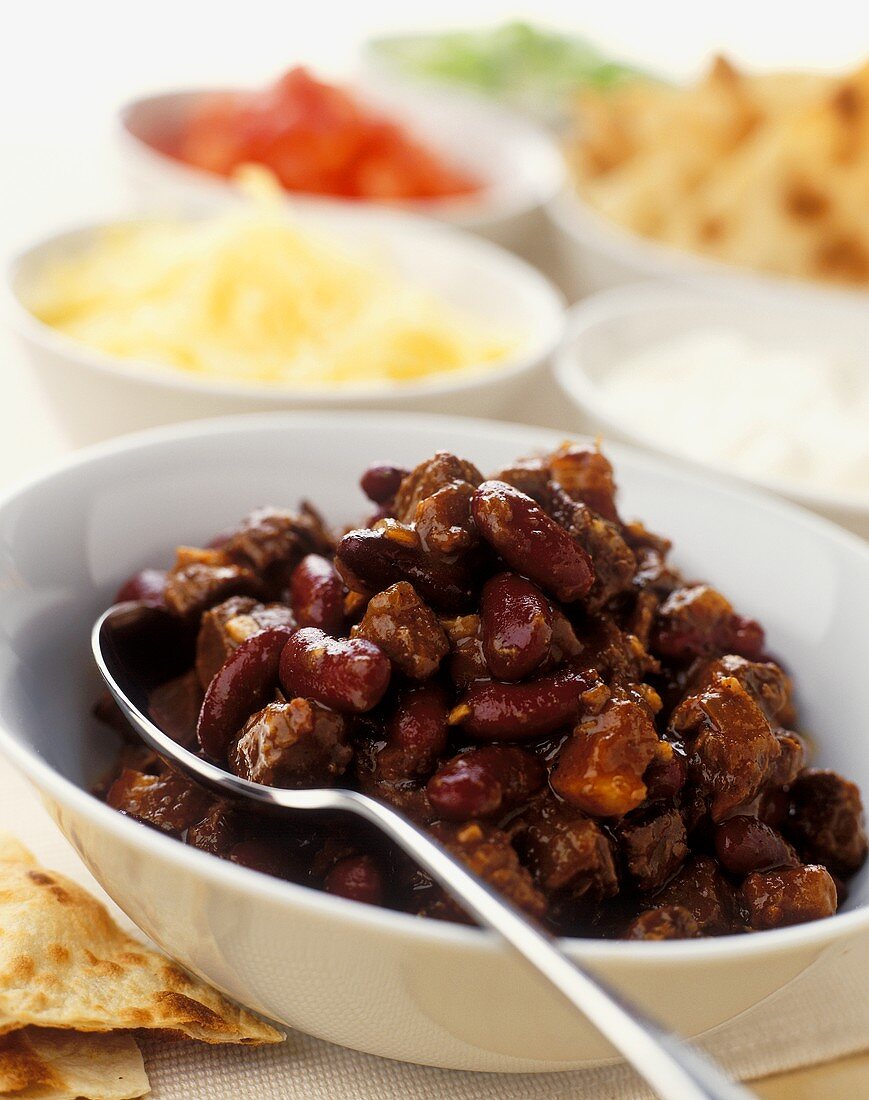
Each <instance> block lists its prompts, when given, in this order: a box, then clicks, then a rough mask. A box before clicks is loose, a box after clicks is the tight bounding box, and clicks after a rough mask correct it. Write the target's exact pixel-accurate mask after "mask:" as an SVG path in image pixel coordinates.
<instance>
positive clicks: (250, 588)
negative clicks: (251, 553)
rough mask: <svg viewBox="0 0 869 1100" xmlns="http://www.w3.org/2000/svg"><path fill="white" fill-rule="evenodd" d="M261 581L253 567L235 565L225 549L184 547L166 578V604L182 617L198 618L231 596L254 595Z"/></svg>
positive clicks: (180, 549)
mask: <svg viewBox="0 0 869 1100" xmlns="http://www.w3.org/2000/svg"><path fill="white" fill-rule="evenodd" d="M259 591H260V582H259V579H258V577H257V576H256V574H255V573H254V572H253V570H251V569H249V568H248V567H247V566H245V565H236V564H233V563H232V562H231V561H229V559H228V558H227V557H226V555H225V554H224V553H223V551H222V550H197V549H196V548H194V547H189V546H182V547H180V548H179V550H178V556H177V560H176V562H175V565H174V567H173V568H172V569H171V570H170V571H169V573H168V575H167V577H166V588H165V593H164V598H165V601H166V607H167V608H168V609H169V611H171V612H172V613H173V614H174V615H178V616H180V617H181V618H195V617H196V616H198V615H201V614H202V612H203V611H205V610H206V609H207V608H209V607H212V606H213V605H214V604H216V603H220V602H221V601H222V600H225V599H227V598H228V597H229V596H255V595H256V594H257V593H258V592H259Z"/></svg>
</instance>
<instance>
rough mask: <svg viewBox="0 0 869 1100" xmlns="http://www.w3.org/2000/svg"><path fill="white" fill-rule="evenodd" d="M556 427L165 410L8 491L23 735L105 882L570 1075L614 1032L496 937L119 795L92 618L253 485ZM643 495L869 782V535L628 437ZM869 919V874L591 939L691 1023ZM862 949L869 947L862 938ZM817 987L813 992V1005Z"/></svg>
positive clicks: (638, 995)
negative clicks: (138, 572)
mask: <svg viewBox="0 0 869 1100" xmlns="http://www.w3.org/2000/svg"><path fill="white" fill-rule="evenodd" d="M561 438H562V437H561V436H560V435H557V434H554V433H552V432H546V431H543V430H541V429H535V428H526V427H521V426H517V425H502V424H494V423H486V422H483V421H474V420H462V419H457V418H440V417H414V416H396V415H390V414H379V415H362V414H356V413H353V414H340V413H328V412H326V413H315V412H306V413H295V414H274V415H270V416H260V417H241V418H228V419H226V420H223V421H214V422H211V423H199V424H192V425H181V426H174V427H169V428H164V429H162V430H159V431H155V432H150V433H147V434H143V435H140V436H135V437H132V438H130V439H125V440H119V441H115V442H112V443H110V444H105V445H102V446H100V447H97V448H94V449H92V450H90V451H86V452H83V453H82V454H80V455H78V456H76V457H75V458H74V459H73V460H71V461H69V462H67V463H65V464H63V465H60V466H57V467H55V468H54V469H52V470H49V471H48V472H47V473H44V474H42V475H41V476H39V477H37V478H35V479H34V480H32V481H30V482H29V483H28V484H26V485H23V486H21V487H19V488H18V489H16V490H14V491H13V492H11V493H9V494H8V495H7V496H6V497H5V499H4V500H2V501H0V543H2V545H3V547H4V553H3V556H2V564H0V618H2V622H3V624H4V630H3V636H2V639H0V748H2V750H3V751H4V752H5V753H6V754H7V755H8V756H9V757H10V758H11V759H12V760H13V761H14V762H15V763H16V764H17V765H18V766H19V767H20V768H21V769H22V770H23V771H24V772H25V773H26V774H27V776H29V778H30V780H31V781H32V782H33V783H34V784H35V786H36V787H37V788H38V790H39V791H40V793H41V795H42V797H43V799H44V801H45V803H46V805H47V806H48V808H49V810H50V812H51V814H52V815H53V817H54V818H55V820H56V821H57V822H58V824H59V826H60V828H61V829H62V830H63V832H64V833H65V835H66V836H67V837H68V838H69V839H70V841H71V842H72V844H73V845H74V847H75V849H76V850H77V851H78V852H79V854H80V855H81V856H82V858H83V860H84V862H85V863H86V864H87V866H88V867H89V869H90V870H91V871H92V872H93V874H94V875H95V876H96V878H97V880H98V881H99V882H100V883H101V885H102V886H104V887H105V889H106V890H107V891H108V893H109V894H110V895H111V896H112V897H113V898H114V899H115V901H116V902H118V904H119V905H120V906H121V908H122V909H123V910H124V911H125V912H126V913H128V914H129V915H130V917H131V918H132V919H133V920H134V921H135V922H136V923H137V924H138V925H139V926H140V927H141V928H142V929H143V931H144V932H146V933H147V934H148V935H149V936H150V937H152V938H153V939H154V940H155V941H156V942H157V943H158V944H160V946H161V947H163V948H164V949H165V950H166V951H167V952H168V953H169V954H171V955H172V956H173V957H175V958H177V959H178V960H180V961H181V962H182V963H184V964H185V965H187V966H189V967H191V968H192V969H193V970H194V971H196V972H197V973H198V974H200V975H202V976H204V977H205V978H207V979H209V980H210V981H212V982H214V983H215V984H216V985H218V986H219V987H220V988H221V989H223V990H224V991H226V992H228V993H229V994H231V995H232V996H234V997H237V998H238V999H240V1000H242V1001H244V1002H246V1003H247V1004H250V1005H252V1006H253V1007H254V1008H256V1009H259V1010H260V1011H262V1012H264V1013H265V1014H266V1015H268V1016H270V1017H273V1018H275V1019H277V1020H280V1021H282V1022H283V1023H284V1024H286V1025H288V1026H290V1027H294V1028H298V1029H300V1030H302V1031H305V1032H309V1033H311V1034H313V1035H317V1036H320V1037H322V1038H324V1039H328V1040H331V1041H333V1042H336V1043H340V1044H343V1045H345V1046H349V1047H353V1048H356V1049H359V1050H364V1051H368V1052H371V1053H375V1054H379V1055H384V1056H387V1057H390V1058H397V1059H403V1060H407V1061H413V1062H422V1063H427V1064H432V1065H437V1066H446V1067H457V1068H462V1069H473V1070H497V1071H516V1072H519V1071H549V1070H559V1069H567V1068H570V1067H576V1066H583V1065H587V1064H588V1063H590V1062H592V1061H596V1060H599V1059H601V1058H606V1057H608V1056H610V1055H611V1050H610V1049H609V1048H608V1047H607V1045H606V1043H605V1042H604V1041H603V1040H602V1039H601V1038H600V1037H599V1036H598V1035H597V1033H596V1032H595V1031H594V1028H593V1027H591V1026H590V1025H588V1024H587V1023H585V1022H583V1020H582V1019H581V1018H580V1017H579V1016H577V1015H576V1014H575V1013H573V1012H571V1011H569V1010H568V1009H567V1008H566V1007H565V1006H564V1005H563V1004H562V1003H561V1001H560V999H558V998H557V997H554V996H553V995H552V994H551V992H550V991H549V990H548V989H546V988H545V987H544V986H543V985H542V984H541V983H540V982H539V981H538V980H537V979H536V978H535V977H534V976H532V975H531V974H530V973H529V972H527V971H526V970H525V968H524V967H523V965H522V964H520V963H518V962H516V961H515V960H514V959H513V958H512V956H511V955H510V954H509V952H508V950H507V949H506V948H504V947H502V946H501V945H500V944H499V943H498V942H497V941H496V940H495V939H493V938H492V937H491V936H490V935H488V934H485V933H483V932H480V931H477V930H475V929H471V928H467V927H460V926H457V925H450V924H446V923H444V922H439V921H431V920H427V919H422V918H418V917H412V916H408V915H404V914H399V913H394V912H388V911H386V910H382V909H378V908H374V907H370V906H367V905H361V904H358V903H355V902H350V901H346V900H344V899H341V898H336V897H332V896H330V895H327V894H323V893H319V892H316V891H313V890H310V889H308V888H305V887H302V886H296V885H293V884H290V883H286V882H283V881H279V880H277V879H272V878H269V877H267V876H265V875H261V874H258V873H257V872H254V871H251V870H248V869H246V868H243V867H239V866H237V865H235V864H230V863H227V862H223V861H221V860H218V859H216V858H214V857H213V856H210V855H208V854H206V853H204V852H201V851H198V850H196V849H194V848H191V847H187V846H185V845H183V844H180V843H178V842H177V841H175V840H172V839H170V838H169V837H166V836H164V835H162V834H160V833H158V832H157V831H155V830H152V829H149V828H148V827H146V826H143V825H140V824H138V823H136V822H135V821H133V820H131V819H129V818H127V817H124V816H122V815H121V814H118V813H116V812H115V811H114V810H111V809H110V808H109V807H107V806H105V805H104V804H102V803H101V802H98V801H97V800H96V799H95V798H93V797H91V795H89V794H87V793H86V788H87V787H88V785H89V784H90V783H91V782H92V781H93V780H94V779H95V777H96V776H97V775H98V774H99V773H100V771H101V770H102V769H104V768H105V767H106V766H107V764H108V763H109V761H110V759H111V755H112V753H113V752H114V747H115V741H114V738H113V737H112V736H111V735H108V734H107V733H106V732H105V731H104V730H101V729H98V728H97V726H96V725H95V724H94V723H93V722H92V720H90V719H89V709H90V706H91V704H92V702H93V699H94V697H95V694H96V693H97V691H98V688H99V685H98V679H97V675H96V672H95V670H94V668H93V666H92V662H91V660H90V656H89V629H90V624H91V622H92V621H93V619H94V618H95V616H96V615H97V613H98V612H99V611H100V610H101V609H102V608H103V607H104V606H105V604H106V603H107V602H108V601H110V600H111V598H112V594H113V592H114V590H115V588H116V586H117V584H118V582H119V580H121V579H122V578H124V577H125V576H126V575H127V574H129V573H130V572H131V571H133V570H135V569H137V568H139V567H140V566H142V565H143V564H146V563H160V562H162V561H165V560H167V558H168V557H169V556H170V554H171V551H172V548H173V547H174V546H175V545H176V544H177V543H179V542H187V543H191V544H194V545H195V544H197V543H199V542H201V541H202V540H204V539H207V538H209V537H210V536H211V535H212V534H213V532H214V531H217V530H221V529H223V528H224V527H225V526H226V525H227V523H228V522H230V521H234V520H235V519H236V518H237V517H238V516H239V515H241V514H243V513H244V512H245V511H246V510H248V509H249V508H250V507H251V506H252V505H257V504H262V503H265V502H268V501H271V502H274V503H276V504H284V503H286V504H289V505H292V504H293V503H294V502H295V500H296V499H297V498H298V497H300V496H305V497H307V498H309V499H312V500H315V501H317V502H318V503H321V504H325V505H326V508H327V511H328V516H329V518H330V519H331V520H333V521H340V522H347V521H352V520H353V519H354V518H355V517H357V516H359V515H360V514H362V513H364V511H365V504H364V501H363V499H362V496H361V494H360V492H359V491H358V489H356V479H357V477H358V475H359V472H360V470H361V469H362V468H363V467H364V466H366V465H367V464H368V463H369V462H371V461H372V460H376V459H379V460H384V459H389V460H392V461H395V462H398V463H402V464H406V465H409V464H412V463H414V462H416V461H418V460H420V459H422V458H424V457H425V456H427V455H430V454H431V453H432V452H433V451H435V450H436V449H438V448H448V449H450V450H454V451H455V452H457V453H458V454H460V455H464V456H467V457H468V458H472V459H473V460H474V461H476V462H477V463H479V464H480V465H481V466H482V467H483V469H484V470H489V469H493V468H496V467H498V466H499V465H500V464H503V463H504V462H507V461H510V460H512V459H513V458H514V457H515V456H516V455H518V454H521V453H527V452H529V451H531V450H533V449H535V448H538V447H552V446H553V445H554V444H555V443H557V442H560V440H561ZM612 457H613V458H614V461H615V463H616V468H617V471H618V478H619V481H620V483H621V486H622V490H623V491H622V497H621V501H622V511H623V512H624V514H625V515H627V516H636V515H639V516H642V517H643V518H645V519H646V520H647V521H648V523H649V524H650V526H651V527H652V528H653V529H657V530H660V531H663V532H666V534H668V535H670V536H672V537H673V538H674V540H675V560H676V561H677V562H678V564H679V565H680V566H682V567H683V568H684V569H685V570H686V571H687V573H688V575H689V576H704V577H707V578H709V579H710V580H711V581H712V582H714V583H716V584H719V585H720V586H721V587H722V589H723V590H724V591H725V592H726V593H729V594H730V595H731V596H732V598H733V599H734V600H735V602H736V604H737V606H738V608H739V609H740V610H741V611H743V612H745V613H746V614H750V615H752V616H757V617H758V618H759V619H760V620H761V621H763V622H764V623H765V625H766V626H767V629H768V634H769V642H770V646H771V648H772V650H773V651H775V652H776V653H780V654H782V656H783V658H784V659H786V660H787V663H788V666H789V667H790V668H791V670H792V671H793V673H794V674H795V676H796V682H797V684H798V685H799V696H800V698H799V703H800V706H801V710H802V716H803V720H804V723H805V727H806V728H807V729H810V730H811V731H812V733H813V735H814V738H815V740H816V742H817V744H818V757H819V761H820V763H821V764H823V765H827V766H830V767H833V768H836V769H838V770H840V771H842V772H844V773H845V774H847V775H848V776H849V777H851V778H853V779H854V780H856V781H857V782H859V783H861V784H862V786H863V788H864V790H869V749H867V741H866V737H865V669H866V656H867V655H866V609H867V606H869V547H867V546H866V545H865V544H863V543H862V542H860V541H859V540H858V539H855V538H854V537H853V536H850V535H848V534H846V533H844V532H842V531H840V530H839V529H838V528H836V527H834V526H832V525H830V524H828V523H825V522H824V521H822V520H820V519H818V518H817V517H815V516H812V515H810V514H809V513H806V512H804V511H802V510H800V509H797V508H794V507H793V506H791V505H788V504H785V503H783V502H780V501H777V500H775V499H773V498H771V497H768V496H765V495H763V494H760V493H756V492H753V491H750V490H748V489H744V488H742V487H734V486H733V485H731V484H728V483H724V482H722V481H720V480H716V479H715V478H713V477H710V476H708V475H707V476H699V475H698V474H696V473H692V472H690V471H687V470H685V469H683V468H680V467H678V466H675V465H673V464H669V463H666V462H663V461H660V460H658V459H654V458H651V457H649V456H648V455H645V454H641V453H638V452H635V451H631V450H629V449H621V448H619V447H613V448H612ZM867 937H869V872H867V871H866V870H864V871H863V872H862V873H861V875H860V876H858V877H857V878H856V879H855V880H854V881H853V883H852V891H851V897H850V899H849V901H848V902H847V904H846V907H845V911H843V912H842V913H840V914H838V915H837V916H835V917H832V918H830V919H828V920H822V921H817V922H813V923H810V924H805V925H801V926H798V927H792V928H785V929H780V930H776V931H771V932H762V933H758V934H755V935H748V936H733V937H725V938H721V939H711V940H694V941H686V942H670V943H666V942H663V943H628V942H618V941H616V942H604V941H599V940H598V941H594V940H582V939H574V940H567V941H565V945H566V948H567V950H568V951H569V952H570V954H571V955H573V956H574V957H575V958H577V959H581V960H583V961H584V962H586V963H588V964H589V965H590V966H592V967H593V968H594V969H595V970H596V971H598V972H599V973H600V974H602V975H604V976H605V977H606V978H607V979H608V980H610V981H612V982H613V983H614V984H615V985H616V986H617V987H618V988H620V989H622V990H623V991H624V992H625V993H626V994H628V995H630V996H631V997H632V998H633V999H635V1000H636V1001H638V1002H640V1003H641V1004H644V1005H645V1006H647V1007H648V1008H649V1009H653V1010H654V1011H655V1012H656V1013H657V1014H658V1015H660V1016H661V1017H662V1018H663V1019H664V1020H665V1021H666V1022H667V1023H668V1024H669V1025H670V1026H671V1027H673V1028H675V1029H676V1030H678V1031H679V1032H681V1033H682V1034H685V1035H692V1036H693V1035H697V1034H699V1033H702V1032H706V1031H708V1030H709V1029H711V1028H714V1027H717V1026H719V1025H722V1024H724V1023H726V1022H727V1021H729V1020H731V1019H733V1018H734V1017H735V1016H737V1015H738V1014H739V1013H741V1012H743V1011H744V1010H745V1009H747V1008H749V1007H750V1006H752V1005H755V1004H758V1003H759V1002H760V1001H762V1000H763V999H764V998H766V997H767V996H769V995H770V994H772V993H773V992H775V991H776V990H779V989H781V988H782V987H783V986H786V985H787V984H788V983H789V982H791V981H792V980H793V979H794V978H795V977H797V976H798V975H799V974H800V973H802V972H803V971H804V970H805V969H806V968H807V967H808V966H810V965H812V964H813V963H814V962H816V961H817V960H818V959H819V958H820V957H821V956H822V955H826V956H835V955H838V954H839V953H843V952H848V951H850V952H855V951H856V949H857V948H860V949H861V950H862V949H864V948H865V947H866V945H867ZM855 957H856V956H855ZM810 1009H811V1006H807V1010H810Z"/></svg>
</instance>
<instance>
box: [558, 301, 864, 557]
mask: <svg viewBox="0 0 869 1100" xmlns="http://www.w3.org/2000/svg"><path fill="white" fill-rule="evenodd" d="M867 347H869V319H867V318H866V317H864V316H862V315H860V314H859V313H857V312H856V311H854V310H853V309H850V308H845V307H843V306H841V305H834V304H832V303H825V304H820V303H814V304H813V306H811V307H808V306H806V305H800V304H798V303H796V302H793V301H790V300H788V299H786V298H781V297H772V296H769V295H758V296H755V297H754V298H752V299H747V300H741V299H735V298H732V297H730V296H728V295H721V294H715V293H711V292H709V291H704V290H702V289H692V288H690V287H687V286H678V285H668V284H666V283H663V282H650V283H637V284H633V285H629V286H624V287H618V288H615V289H612V290H607V291H602V292H600V293H598V294H596V295H592V296H591V297H590V298H587V299H585V301H583V302H581V303H580V304H579V305H577V306H574V307H573V308H572V309H571V311H570V313H569V314H568V323H567V329H566V335H565V340H564V343H563V345H562V348H561V350H560V351H559V353H558V355H557V356H556V361H555V375H556V378H557V380H558V383H559V385H560V386H561V389H562V390H563V391H564V393H565V395H566V396H567V397H568V398H569V399H570V400H571V401H572V403H573V404H574V405H575V406H576V408H577V410H578V412H579V417H580V420H581V422H580V424H578V425H577V427H580V426H581V427H582V429H583V430H586V431H589V430H591V431H600V432H604V433H605V434H606V435H607V436H609V437H610V438H617V439H621V440H624V441H628V442H632V443H635V444H640V445H642V446H645V447H647V448H650V449H653V450H656V451H659V452H663V453H666V454H668V455H671V456H674V457H677V458H679V459H681V460H683V461H684V460H687V461H689V462H692V463H695V464H697V465H701V466H704V467H706V468H713V469H716V470H718V471H720V472H723V473H726V474H730V475H732V476H735V477H738V478H742V479H744V480H748V481H752V482H754V483H756V484H759V485H762V486H764V487H765V488H768V489H772V490H774V491H775V492H777V493H781V494H782V495H785V496H788V497H790V498H791V499H793V500H796V501H797V502H799V503H801V504H805V505H807V506H808V507H810V508H813V509H814V510H816V511H819V512H822V513H824V514H826V515H828V516H830V517H831V518H833V519H835V520H837V521H838V522H839V523H842V524H843V525H845V526H847V527H850V528H851V529H852V530H854V531H856V532H858V533H859V534H862V535H864V536H866V537H869V354H867V351H866V348H867Z"/></svg>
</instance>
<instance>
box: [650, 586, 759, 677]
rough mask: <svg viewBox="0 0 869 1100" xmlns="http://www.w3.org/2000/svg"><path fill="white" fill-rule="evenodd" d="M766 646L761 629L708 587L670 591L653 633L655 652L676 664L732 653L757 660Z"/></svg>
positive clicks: (659, 610) (661, 607) (661, 608)
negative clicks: (738, 613) (677, 662)
mask: <svg viewBox="0 0 869 1100" xmlns="http://www.w3.org/2000/svg"><path fill="white" fill-rule="evenodd" d="M763 646H764V634H763V629H762V627H761V626H760V625H759V624H758V623H756V622H754V621H753V620H752V619H744V618H742V617H741V616H740V615H737V614H736V613H735V612H734V610H733V607H732V605H731V604H730V603H729V601H728V600H726V599H725V598H724V596H722V595H721V593H720V592H717V591H716V590H715V589H714V588H710V587H709V585H708V584H695V585H691V586H690V587H687V588H677V589H676V590H675V591H674V592H671V593H670V595H669V596H668V597H667V598H666V600H664V602H663V603H662V604H661V605H660V607H659V608H658V614H657V620H656V623H655V628H654V630H653V631H652V651H653V652H654V653H655V654H656V655H658V656H661V657H664V658H667V659H669V660H673V661H693V660H694V659H695V658H697V657H715V656H720V655H722V654H729V653H736V654H739V655H740V656H742V657H747V658H748V659H749V660H757V659H758V657H759V656H760V654H761V653H762V652H763Z"/></svg>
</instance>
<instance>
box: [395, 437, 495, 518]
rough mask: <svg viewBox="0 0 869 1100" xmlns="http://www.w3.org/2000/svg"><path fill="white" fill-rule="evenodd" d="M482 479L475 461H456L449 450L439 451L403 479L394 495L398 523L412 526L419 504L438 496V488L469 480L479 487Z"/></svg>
mask: <svg viewBox="0 0 869 1100" xmlns="http://www.w3.org/2000/svg"><path fill="white" fill-rule="evenodd" d="M482 480H483V475H482V474H481V473H480V471H479V470H478V469H477V467H476V466H475V465H474V464H473V463H472V462H465V461H464V460H463V459H461V458H456V456H455V455H453V454H450V453H449V451H438V452H437V454H435V455H434V456H433V457H432V458H429V459H426V461H425V462H421V463H420V464H419V465H418V466H416V467H415V468H414V469H413V470H411V472H410V473H409V474H408V475H407V477H406V478H404V479H403V480H402V482H401V485H400V486H399V489H398V492H397V493H396V494H395V503H394V506H393V514H394V515H395V517H396V519H398V520H399V522H401V523H411V522H412V521H413V519H414V518H415V516H416V509H417V505H418V504H419V502H420V501H421V500H425V498H426V497H430V496H431V495H432V494H433V493H436V492H437V491H438V489H443V488H444V486H446V485H450V484H452V483H454V482H457V481H458V482H461V481H466V482H469V483H470V484H471V485H473V486H474V487H476V486H477V485H479V484H480V483H481V482H482Z"/></svg>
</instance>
